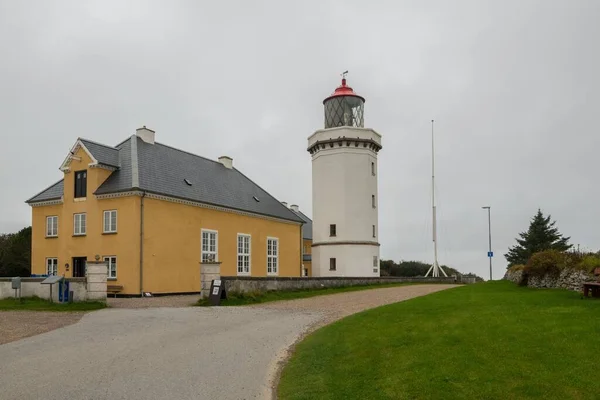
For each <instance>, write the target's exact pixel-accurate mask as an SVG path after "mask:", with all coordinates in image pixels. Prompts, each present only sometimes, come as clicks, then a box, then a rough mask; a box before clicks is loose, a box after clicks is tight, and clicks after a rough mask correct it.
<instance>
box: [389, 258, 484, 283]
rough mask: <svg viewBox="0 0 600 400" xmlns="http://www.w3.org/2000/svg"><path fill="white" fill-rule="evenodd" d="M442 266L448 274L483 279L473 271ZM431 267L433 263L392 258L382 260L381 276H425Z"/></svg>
mask: <svg viewBox="0 0 600 400" xmlns="http://www.w3.org/2000/svg"><path fill="white" fill-rule="evenodd" d="M441 267H442V268H443V269H444V271H446V274H448V276H453V275H456V276H460V275H462V276H464V277H473V278H476V279H477V281H483V278H481V277H480V276H477V275H475V274H473V273H467V274H463V273H461V272H459V271H458V270H456V269H454V268H452V267H448V266H447V265H442V266H441ZM429 268H431V264H427V263H424V262H421V261H400V262H399V263H395V262H394V261H392V260H381V262H380V271H381V276H399V277H408V278H409V277H416V276H425V274H426V273H427V271H428V270H429Z"/></svg>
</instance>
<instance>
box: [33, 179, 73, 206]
mask: <svg viewBox="0 0 600 400" xmlns="http://www.w3.org/2000/svg"><path fill="white" fill-rule="evenodd" d="M63 187H64V179H61V180H60V181H58V182H56V183H55V184H54V185H52V186H50V187H49V188H46V189H44V190H42V191H41V192H40V193H38V194H36V195H35V196H33V197H32V198H31V199H29V200H27V203H35V202H38V201H47V200H56V199H60V198H61V197H62V195H63V191H64V189H63Z"/></svg>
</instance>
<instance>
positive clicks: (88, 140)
mask: <svg viewBox="0 0 600 400" xmlns="http://www.w3.org/2000/svg"><path fill="white" fill-rule="evenodd" d="M78 139H79V140H83V141H86V142H90V143H94V144H97V145H98V146H102V147H106V148H108V149H111V150H117V151H119V149H117V148H115V147H112V146H109V145H107V144H104V143H99V142H95V141H93V140H90V139H86V138H82V137H79V138H78Z"/></svg>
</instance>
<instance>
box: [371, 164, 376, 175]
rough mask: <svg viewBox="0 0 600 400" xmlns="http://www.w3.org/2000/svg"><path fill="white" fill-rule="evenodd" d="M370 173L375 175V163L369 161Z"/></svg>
mask: <svg viewBox="0 0 600 400" xmlns="http://www.w3.org/2000/svg"><path fill="white" fill-rule="evenodd" d="M371 175H373V176H375V163H374V162H372V163H371Z"/></svg>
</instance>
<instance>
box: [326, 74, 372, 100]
mask: <svg viewBox="0 0 600 400" xmlns="http://www.w3.org/2000/svg"><path fill="white" fill-rule="evenodd" d="M338 96H353V97H357V98H359V99H361V100H362V102H363V103H364V102H365V98H364V97H362V96H359V95H358V94H356V92H354V89H352V88H351V87H350V86H348V85H346V78H342V84H341V85H340V86H338V87H337V88H336V89H335V91H334V92H333V93H332V94H331V96H329V97H328V98H326V99H325V100H323V104H325V102H326V101H327V100H329V99H332V98H334V97H338Z"/></svg>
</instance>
